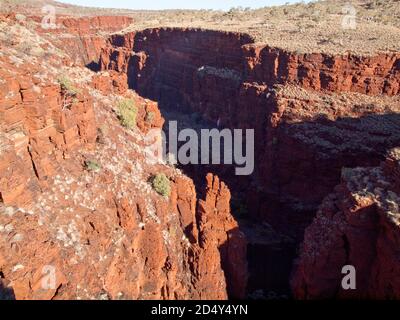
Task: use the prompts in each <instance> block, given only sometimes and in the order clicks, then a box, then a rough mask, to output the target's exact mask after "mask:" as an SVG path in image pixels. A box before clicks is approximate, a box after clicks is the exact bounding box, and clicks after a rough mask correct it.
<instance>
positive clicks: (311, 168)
mask: <svg viewBox="0 0 400 320" xmlns="http://www.w3.org/2000/svg"><path fill="white" fill-rule="evenodd" d="M100 69H101V70H114V71H117V72H120V73H123V74H127V76H128V84H129V86H130V87H131V88H134V89H135V90H137V92H138V93H139V94H141V95H142V96H145V97H148V98H151V99H153V100H156V101H158V102H159V105H160V107H161V109H164V110H173V111H175V112H181V113H196V114H200V115H201V116H202V117H203V118H204V119H206V120H208V121H211V122H212V123H214V124H215V126H216V127H217V126H218V127H219V128H223V127H226V128H241V129H247V128H248V129H255V166H256V168H255V172H254V174H253V175H252V176H250V177H234V174H233V171H232V170H231V169H232V168H229V167H227V168H226V167H225V168H224V167H222V166H217V167H211V168H210V167H206V168H201V167H195V168H188V171H187V172H188V173H189V174H190V175H191V176H192V177H193V178H194V180H195V181H199V179H201V177H204V175H205V173H206V172H207V171H212V172H214V173H217V174H218V175H219V176H220V177H223V178H224V180H225V181H226V182H227V183H228V185H229V188H230V189H231V190H232V192H233V193H234V194H235V195H236V194H240V195H241V196H242V197H243V198H244V199H245V202H246V206H247V210H246V211H247V218H249V217H250V218H252V219H256V220H257V221H265V222H267V223H269V224H271V225H272V226H273V228H274V229H275V230H276V231H277V232H278V234H279V235H277V237H272V238H271V234H274V232H275V231H271V230H270V231H268V230H263V231H262V232H261V233H263V234H268V236H267V237H253V236H252V231H250V232H248V233H247V238H248V239H249V246H248V262H249V270H250V277H249V284H248V289H249V290H250V292H251V291H254V290H258V289H263V290H264V294H265V293H267V292H268V290H270V291H273V292H275V293H285V292H287V291H285V287H288V279H289V278H290V269H291V261H292V260H293V258H294V256H295V250H294V248H295V243H296V242H299V241H301V240H302V239H303V235H304V229H305V228H306V227H307V226H308V225H309V224H310V223H311V221H312V219H313V217H314V216H315V212H316V210H317V208H318V206H319V205H320V203H321V201H322V200H323V199H324V197H326V196H327V195H328V194H329V193H331V192H332V190H333V188H334V187H335V186H336V185H337V184H339V183H340V177H341V170H342V168H343V167H350V168H353V167H358V166H378V165H379V163H380V162H381V161H382V160H383V159H384V154H385V152H386V150H387V149H388V148H391V147H395V146H397V145H399V144H400V129H399V128H400V127H399V125H398V124H399V123H400V118H399V112H400V104H399V98H398V94H399V92H400V85H399V84H400V55H399V54H398V53H393V54H379V55H377V56H372V57H357V56H353V55H350V54H348V55H343V56H328V55H324V54H298V53H291V52H286V51H283V50H280V49H277V48H270V47H268V46H265V45H258V44H255V43H253V40H252V39H251V38H249V37H248V36H247V35H246V34H240V33H228V32H216V31H205V30H198V29H196V30H193V29H178V28H168V29H149V30H144V31H141V32H132V33H127V34H118V35H113V36H111V37H110V38H109V41H108V45H107V47H105V48H104V49H103V50H102V53H101V57H100ZM196 177H197V178H196ZM233 211H234V213H235V210H233ZM244 224H245V223H244ZM242 225H243V224H242ZM266 229H268V227H266ZM253 231H254V230H253ZM271 232H272V233H271ZM283 235H289V239H288V241H286V240H282V239H284V237H283V238H282V236H283ZM261 238H262V239H261ZM293 241H294V243H293ZM260 257H264V258H260ZM263 259H264V260H263ZM273 259H275V262H276V264H268V261H271V260H273ZM260 261H263V263H265V266H266V268H263V270H260V268H257V265H259V263H260ZM276 266H279V268H276Z"/></svg>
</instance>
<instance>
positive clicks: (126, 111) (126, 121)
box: [117, 99, 138, 129]
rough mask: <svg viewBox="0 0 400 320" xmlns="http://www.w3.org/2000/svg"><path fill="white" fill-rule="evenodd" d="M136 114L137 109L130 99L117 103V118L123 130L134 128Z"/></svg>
mask: <svg viewBox="0 0 400 320" xmlns="http://www.w3.org/2000/svg"><path fill="white" fill-rule="evenodd" d="M137 112H138V109H137V108H136V106H135V102H134V101H133V100H132V99H123V100H121V101H120V102H119V103H118V110H117V114H118V118H119V120H120V121H121V124H122V125H123V126H124V127H125V128H128V129H133V128H134V127H135V126H136V116H137Z"/></svg>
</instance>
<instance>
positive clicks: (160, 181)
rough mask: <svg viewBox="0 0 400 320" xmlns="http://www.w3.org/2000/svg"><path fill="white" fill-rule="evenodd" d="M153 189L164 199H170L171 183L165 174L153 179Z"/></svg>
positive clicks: (157, 175)
mask: <svg viewBox="0 0 400 320" xmlns="http://www.w3.org/2000/svg"><path fill="white" fill-rule="evenodd" d="M152 186H153V189H154V190H155V191H156V192H157V193H158V194H160V195H162V196H164V197H169V195H170V194H171V185H170V181H169V179H168V178H167V176H166V175H165V174H164V173H159V174H156V175H155V176H154V177H153V178H152Z"/></svg>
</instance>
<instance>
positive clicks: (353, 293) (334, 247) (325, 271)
mask: <svg viewBox="0 0 400 320" xmlns="http://www.w3.org/2000/svg"><path fill="white" fill-rule="evenodd" d="M399 164H400V151H399V149H393V150H391V151H390V152H389V153H388V156H387V159H386V162H384V163H382V165H381V166H380V167H375V168H356V169H344V170H343V175H342V184H341V185H339V186H338V187H337V188H336V189H335V192H334V193H333V194H331V195H330V196H328V197H327V198H326V199H325V201H324V202H323V204H322V205H321V207H320V209H319V212H318V214H317V217H316V219H315V220H314V222H313V224H312V225H311V226H310V227H309V228H307V230H306V233H305V237H304V243H303V246H302V250H301V253H300V257H299V259H298V261H297V263H296V266H295V271H294V275H293V279H292V287H293V292H294V295H295V297H296V298H298V299H321V298H333V297H336V298H370V299H371V298H372V299H399V298H400V277H399V274H400V269H399V263H398V254H399V253H398V251H399V249H398V248H399V241H400V238H399V234H400V233H399V225H400V221H399V203H400V196H399V180H398V177H399V175H398V173H399V168H400V167H399ZM346 265H352V266H354V267H355V269H356V290H348V291H346V290H343V288H342V285H341V283H342V279H343V277H344V276H345V275H343V274H342V268H343V267H344V266H346Z"/></svg>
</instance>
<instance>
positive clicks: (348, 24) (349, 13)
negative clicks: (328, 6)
mask: <svg viewBox="0 0 400 320" xmlns="http://www.w3.org/2000/svg"><path fill="white" fill-rule="evenodd" d="M342 14H343V15H344V16H343V19H342V28H343V29H345V30H355V29H357V10H356V8H355V7H354V6H353V5H352V4H350V3H347V4H346V5H345V6H343V8H342Z"/></svg>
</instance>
